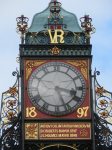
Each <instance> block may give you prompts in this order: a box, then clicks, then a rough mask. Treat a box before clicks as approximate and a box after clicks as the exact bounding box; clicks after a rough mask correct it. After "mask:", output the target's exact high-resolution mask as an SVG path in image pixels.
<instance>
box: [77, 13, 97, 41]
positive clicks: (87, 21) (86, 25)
mask: <svg viewBox="0 0 112 150" xmlns="http://www.w3.org/2000/svg"><path fill="white" fill-rule="evenodd" d="M82 19H84V21H81V20H82ZM80 22H81V27H82V32H83V33H85V35H86V39H89V38H91V36H90V35H91V34H93V33H95V32H96V28H95V27H92V26H93V25H92V24H91V22H92V19H91V18H89V15H86V13H85V15H84V17H81V18H80ZM90 32H91V33H90Z"/></svg>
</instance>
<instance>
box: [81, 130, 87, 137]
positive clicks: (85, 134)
mask: <svg viewBox="0 0 112 150" xmlns="http://www.w3.org/2000/svg"><path fill="white" fill-rule="evenodd" d="M80 135H81V136H83V137H84V136H87V135H88V131H87V130H84V129H82V130H81V131H80Z"/></svg>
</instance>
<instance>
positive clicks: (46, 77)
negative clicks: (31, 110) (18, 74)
mask: <svg viewBox="0 0 112 150" xmlns="http://www.w3.org/2000/svg"><path fill="white" fill-rule="evenodd" d="M86 90H87V88H86V82H85V79H84V77H83V75H82V74H81V73H80V72H79V71H78V70H77V69H76V68H75V67H73V66H71V65H69V64H67V63H64V62H59V61H54V62H48V63H46V64H44V65H41V66H40V67H38V68H37V69H36V70H35V71H34V72H33V73H32V74H31V76H30V78H29V81H28V85H27V92H28V96H29V99H30V101H31V103H32V104H33V105H34V106H35V107H36V108H37V109H38V110H40V111H41V112H43V113H45V114H48V115H52V116H63V115H67V114H70V113H72V112H74V111H75V110H77V109H78V108H79V107H80V106H81V104H82V103H83V101H84V99H85V96H86Z"/></svg>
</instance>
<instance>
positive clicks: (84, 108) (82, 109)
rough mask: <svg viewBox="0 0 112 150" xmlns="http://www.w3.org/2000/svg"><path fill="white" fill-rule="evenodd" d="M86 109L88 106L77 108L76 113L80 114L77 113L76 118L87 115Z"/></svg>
mask: <svg viewBox="0 0 112 150" xmlns="http://www.w3.org/2000/svg"><path fill="white" fill-rule="evenodd" d="M88 109H89V106H87V107H83V108H78V110H77V113H78V114H80V115H77V117H78V118H82V117H83V116H84V117H87V111H88Z"/></svg>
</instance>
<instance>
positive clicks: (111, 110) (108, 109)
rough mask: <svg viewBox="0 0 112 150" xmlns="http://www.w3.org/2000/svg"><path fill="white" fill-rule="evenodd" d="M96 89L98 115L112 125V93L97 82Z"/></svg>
mask: <svg viewBox="0 0 112 150" xmlns="http://www.w3.org/2000/svg"><path fill="white" fill-rule="evenodd" d="M95 89H96V91H95V95H96V109H97V113H98V115H99V116H100V117H101V118H103V119H105V120H106V121H108V122H109V123H111V124H112V93H111V92H108V91H106V90H105V89H104V88H103V87H101V86H100V85H99V84H98V82H97V81H96V85H95Z"/></svg>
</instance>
